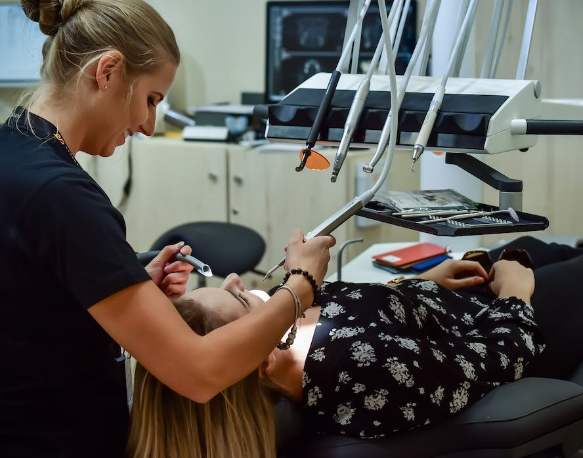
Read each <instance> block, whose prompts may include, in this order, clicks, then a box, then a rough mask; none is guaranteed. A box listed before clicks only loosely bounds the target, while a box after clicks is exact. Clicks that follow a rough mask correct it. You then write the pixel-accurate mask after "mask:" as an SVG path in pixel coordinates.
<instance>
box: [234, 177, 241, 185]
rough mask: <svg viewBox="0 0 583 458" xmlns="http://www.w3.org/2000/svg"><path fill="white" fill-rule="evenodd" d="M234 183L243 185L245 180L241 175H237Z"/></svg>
mask: <svg viewBox="0 0 583 458" xmlns="http://www.w3.org/2000/svg"><path fill="white" fill-rule="evenodd" d="M233 181H234V182H235V183H236V184H243V178H242V177H240V176H239V175H235V176H234V177H233Z"/></svg>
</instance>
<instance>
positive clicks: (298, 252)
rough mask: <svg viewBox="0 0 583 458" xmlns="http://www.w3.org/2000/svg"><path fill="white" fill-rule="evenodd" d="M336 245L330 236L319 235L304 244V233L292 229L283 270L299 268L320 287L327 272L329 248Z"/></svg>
mask: <svg viewBox="0 0 583 458" xmlns="http://www.w3.org/2000/svg"><path fill="white" fill-rule="evenodd" d="M335 244H336V239H335V238H334V237H333V236H331V235H321V236H318V237H314V238H313V239H311V240H308V241H307V242H304V233H303V232H302V231H301V230H300V229H294V230H293V231H292V234H291V238H290V239H289V242H288V244H287V247H286V251H287V255H286V259H285V266H284V268H285V270H286V271H288V272H289V271H290V270H291V269H295V268H300V269H303V270H307V271H308V272H309V273H310V274H312V276H313V277H314V279H315V280H316V282H317V283H318V285H321V284H322V282H323V281H324V277H325V276H326V272H327V271H328V262H329V261H330V248H331V247H333V246H334V245H335Z"/></svg>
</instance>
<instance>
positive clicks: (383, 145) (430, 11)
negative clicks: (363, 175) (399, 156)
mask: <svg viewBox="0 0 583 458" xmlns="http://www.w3.org/2000/svg"><path fill="white" fill-rule="evenodd" d="M430 1H431V0H430ZM440 2H441V0H433V1H431V4H430V5H427V9H426V10H425V15H424V16H423V22H422V24H421V32H420V33H419V40H418V41H417V44H416V45H415V49H414V51H413V55H412V56H411V60H410V61H409V65H407V69H406V70H405V74H404V75H403V78H402V79H401V84H400V85H399V91H398V93H397V107H400V106H401V104H402V103H403V99H404V97H405V90H406V89H407V85H408V84H409V79H410V78H411V74H412V72H413V69H414V68H415V64H416V63H417V59H418V58H419V56H420V54H421V51H422V50H423V49H424V46H425V45H426V43H427V37H428V33H429V29H430V28H431V27H430V24H433V23H435V18H436V17H437V13H438V12H439V4H440ZM392 112H393V110H392V109H391V111H389V114H388V116H387V119H386V120H385V123H384V125H383V129H382V131H381V136H380V138H379V142H378V145H377V148H376V151H375V153H374V155H373V157H372V159H371V160H370V162H369V163H368V164H367V165H365V166H364V167H363V168H362V170H364V171H365V172H367V173H372V172H373V171H374V168H375V166H376V165H377V163H378V162H379V160H380V159H381V157H382V156H383V154H384V153H385V150H386V149H387V144H388V143H389V132H390V125H391V117H392Z"/></svg>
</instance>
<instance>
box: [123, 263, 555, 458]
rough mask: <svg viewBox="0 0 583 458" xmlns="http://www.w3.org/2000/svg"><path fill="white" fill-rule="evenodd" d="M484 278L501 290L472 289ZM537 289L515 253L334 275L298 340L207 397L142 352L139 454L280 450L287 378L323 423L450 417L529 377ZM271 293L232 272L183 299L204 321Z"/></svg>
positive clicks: (332, 429) (339, 426) (192, 319)
mask: <svg viewBox="0 0 583 458" xmlns="http://www.w3.org/2000/svg"><path fill="white" fill-rule="evenodd" d="M485 282H489V290H490V291H491V293H484V290H483V289H481V290H480V289H475V291H476V292H475V293H471V292H470V291H472V287H474V288H476V287H477V286H480V285H483V284H484V283H485ZM533 289H534V275H533V271H532V270H531V269H527V268H524V267H523V266H521V265H520V264H518V263H517V262H512V261H506V260H503V261H499V262H496V263H495V264H494V267H493V269H492V271H491V272H490V275H488V274H487V273H486V272H485V271H484V269H483V268H482V267H481V266H480V265H479V264H478V263H476V262H472V261H448V262H446V263H443V264H441V265H440V266H438V267H436V268H434V269H432V270H431V271H428V272H426V273H424V274H422V275H420V276H418V277H416V278H415V279H410V280H405V281H402V282H400V283H398V284H396V285H391V286H389V285H383V284H352V283H345V282H336V283H331V284H327V285H324V287H323V288H322V294H321V301H320V303H321V305H320V306H317V307H312V308H310V309H308V310H307V312H306V316H305V318H303V319H302V320H301V323H300V325H299V330H298V335H297V338H296V340H295V342H294V344H293V345H292V346H291V348H290V349H289V350H285V351H284V350H279V349H275V350H274V351H273V352H272V353H271V355H270V356H269V358H268V359H267V360H266V361H265V362H264V363H263V364H262V365H261V366H260V367H259V368H258V370H257V371H255V372H253V373H252V374H250V375H249V376H248V377H247V378H246V379H245V380H243V381H242V382H240V383H238V384H237V385H234V386H232V387H231V388H229V389H228V390H225V391H224V392H223V393H222V394H221V395H219V396H216V397H215V398H214V399H212V400H211V401H210V402H209V403H207V404H204V405H201V404H196V403H194V402H192V401H189V400H188V399H186V398H183V397H181V396H179V395H178V394H175V393H174V392H172V391H171V390H169V389H168V388H166V387H165V386H164V385H162V384H161V383H160V382H158V381H157V380H156V379H155V378H154V377H153V376H152V375H151V374H149V373H148V372H147V371H145V369H144V368H143V367H141V366H139V365H138V366H137V368H136V380H135V393H134V402H133V406H132V431H131V434H130V442H129V446H128V450H129V452H130V456H131V457H136V458H137V457H145V458H149V457H155V456H180V457H191V456H192V457H194V456H206V457H211V456H212V457H223V456H241V457H244V456H275V428H274V421H273V413H272V407H271V400H272V397H271V393H274V392H275V393H279V394H282V395H284V396H286V397H287V398H289V399H290V400H291V401H293V402H296V403H298V404H299V405H300V406H301V409H302V414H303V416H304V421H305V422H306V423H307V425H308V426H309V428H310V429H311V430H312V431H314V432H321V433H334V434H346V435H350V436H355V437H359V438H379V437H384V436H387V435H390V434H392V433H395V432H401V431H407V430H411V429H414V428H419V427H421V426H424V425H428V424H431V423H435V422H439V421H440V420H442V419H444V418H446V417H448V416H451V415H453V414H455V413H457V412H459V411H460V410H462V409H463V408H465V407H466V406H468V405H469V404H471V403H473V402H475V401H477V400H478V399H480V398H481V397H482V396H484V395H485V394H486V393H488V392H489V391H491V390H492V389H493V388H495V387H496V386H498V385H500V384H503V383H507V382H510V381H513V380H516V379H518V378H520V377H522V376H523V374H524V370H525V367H526V365H527V364H528V363H529V362H530V361H531V360H532V359H533V358H534V357H535V356H537V355H539V354H540V353H541V351H542V350H543V347H544V345H543V339H542V336H541V332H540V330H539V329H538V327H537V325H536V324H535V322H534V321H533V310H532V308H531V306H530V305H529V302H530V299H531V296H532V293H533ZM261 300H262V299H261V298H259V297H258V296H256V295H254V294H252V293H251V292H249V291H247V290H246V289H245V288H244V285H243V283H242V282H241V279H240V278H239V277H238V276H236V275H233V274H232V275H230V276H229V277H227V279H226V280H225V281H224V283H223V285H222V287H221V288H203V289H197V290H194V291H192V292H190V293H188V294H187V295H185V296H184V297H183V298H181V299H180V300H178V301H177V302H176V306H177V308H178V310H179V311H180V313H181V314H182V316H183V317H184V319H185V320H186V321H187V322H188V323H189V324H190V325H191V326H192V327H193V329H194V330H195V331H196V332H198V333H201V334H204V333H207V332H212V330H213V329H215V328H217V327H219V326H221V325H223V324H225V323H227V322H230V321H232V320H235V319H237V318H239V317H241V316H243V315H244V314H247V313H253V308H254V307H255V306H256V305H257V304H258V303H259V302H260V301H261ZM201 318H202V319H201ZM198 323H203V324H202V325H200V324H198ZM241 351H245V349H244V348H242V349H241Z"/></svg>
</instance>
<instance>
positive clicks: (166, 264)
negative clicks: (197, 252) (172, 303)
mask: <svg viewBox="0 0 583 458" xmlns="http://www.w3.org/2000/svg"><path fill="white" fill-rule="evenodd" d="M177 253H180V254H182V255H184V256H187V255H189V254H191V253H192V248H190V246H188V245H184V242H179V243H177V244H175V245H168V246H165V247H164V248H163V249H162V251H160V254H159V255H158V256H156V257H155V258H154V259H153V260H152V262H150V264H148V265H147V266H146V271H147V272H148V274H149V275H150V277H152V280H153V281H154V283H156V285H157V286H158V288H160V289H161V290H162V292H163V293H164V294H165V295H166V296H168V297H169V298H171V299H176V298H178V297H180V296H182V295H184V293H185V292H186V282H187V281H188V276H189V274H190V272H191V271H192V269H193V267H192V266H191V265H190V264H188V263H186V262H184V261H174V262H171V258H172V256H174V255H175V254H177Z"/></svg>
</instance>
